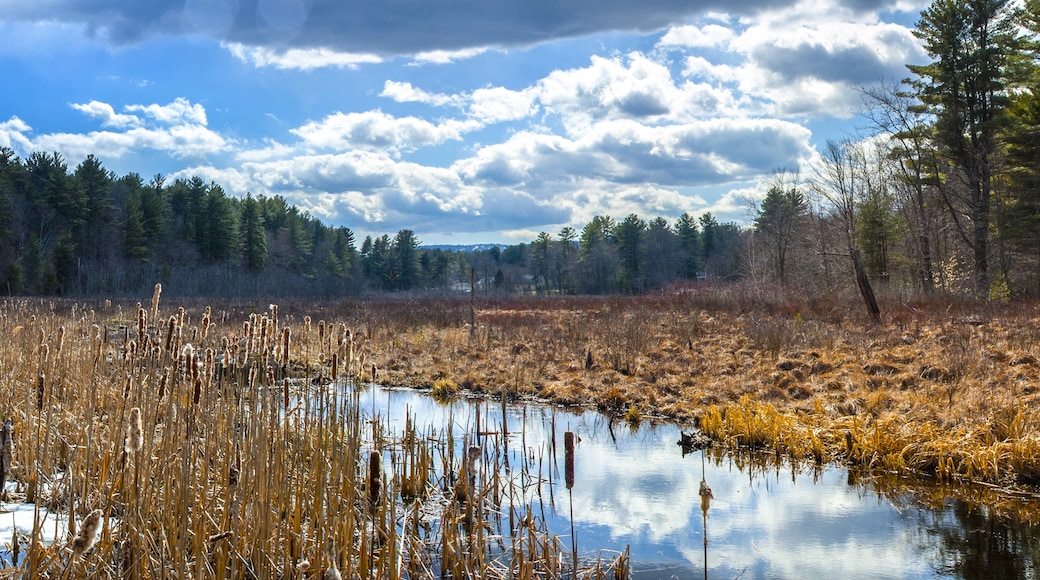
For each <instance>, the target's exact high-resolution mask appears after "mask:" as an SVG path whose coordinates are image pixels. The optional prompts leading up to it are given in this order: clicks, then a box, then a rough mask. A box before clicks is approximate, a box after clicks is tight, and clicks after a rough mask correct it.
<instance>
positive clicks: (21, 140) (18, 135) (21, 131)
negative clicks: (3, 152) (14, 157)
mask: <svg viewBox="0 0 1040 580" xmlns="http://www.w3.org/2000/svg"><path fill="white" fill-rule="evenodd" d="M31 131H32V127H30V126H29V125H28V124H27V123H26V122H25V121H23V120H21V119H19V118H18V117H11V118H10V119H8V120H6V121H4V122H2V123H0V147H7V148H8V149H12V150H15V151H19V150H20V151H21V152H23V153H29V152H31V146H30V142H29V139H28V137H26V133H29V132H31Z"/></svg>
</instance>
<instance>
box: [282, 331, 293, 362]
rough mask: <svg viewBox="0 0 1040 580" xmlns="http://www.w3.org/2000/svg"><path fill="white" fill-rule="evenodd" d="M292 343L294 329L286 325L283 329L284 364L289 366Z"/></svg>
mask: <svg viewBox="0 0 1040 580" xmlns="http://www.w3.org/2000/svg"><path fill="white" fill-rule="evenodd" d="M291 345H292V330H291V329H290V328H289V327H288V326H286V327H285V328H283V329H282V366H283V367H287V366H289V347H290V346H291Z"/></svg>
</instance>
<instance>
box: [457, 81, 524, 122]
mask: <svg viewBox="0 0 1040 580" xmlns="http://www.w3.org/2000/svg"><path fill="white" fill-rule="evenodd" d="M536 95H537V93H536V91H535V90H533V89H525V90H522V91H513V90H510V89H507V88H504V87H487V88H483V89H477V90H475V91H473V93H472V94H471V95H470V106H469V114H470V115H471V116H473V118H475V119H477V120H479V121H482V122H484V123H499V122H502V121H517V120H520V119H525V118H528V117H530V116H532V115H534V114H535V113H537V111H538V106H537V104H536V103H535V98H536Z"/></svg>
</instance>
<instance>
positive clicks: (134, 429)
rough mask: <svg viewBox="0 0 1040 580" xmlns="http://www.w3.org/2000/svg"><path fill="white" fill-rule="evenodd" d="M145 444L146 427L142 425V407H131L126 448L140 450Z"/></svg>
mask: <svg viewBox="0 0 1040 580" xmlns="http://www.w3.org/2000/svg"><path fill="white" fill-rule="evenodd" d="M143 446H144V428H143V427H142V425H141V409H140V408H138V407H134V408H133V409H130V422H129V424H128V425H127V426H126V445H125V447H126V450H127V451H128V452H129V451H140V450H141V447H143Z"/></svg>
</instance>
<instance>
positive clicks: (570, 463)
mask: <svg viewBox="0 0 1040 580" xmlns="http://www.w3.org/2000/svg"><path fill="white" fill-rule="evenodd" d="M563 460H564V471H563V473H564V480H565V481H566V482H567V489H571V488H572V487H574V432H572V431H567V432H566V433H564V434H563Z"/></svg>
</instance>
